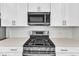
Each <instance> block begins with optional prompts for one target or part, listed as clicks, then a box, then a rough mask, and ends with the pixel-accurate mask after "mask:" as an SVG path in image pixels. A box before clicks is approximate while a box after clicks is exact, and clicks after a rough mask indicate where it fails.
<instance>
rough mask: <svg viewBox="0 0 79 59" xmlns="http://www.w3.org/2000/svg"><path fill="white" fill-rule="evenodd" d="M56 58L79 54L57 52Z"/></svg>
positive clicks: (77, 54) (78, 53)
mask: <svg viewBox="0 0 79 59" xmlns="http://www.w3.org/2000/svg"><path fill="white" fill-rule="evenodd" d="M56 56H79V52H69V53H66V52H64V53H62V52H57V53H56Z"/></svg>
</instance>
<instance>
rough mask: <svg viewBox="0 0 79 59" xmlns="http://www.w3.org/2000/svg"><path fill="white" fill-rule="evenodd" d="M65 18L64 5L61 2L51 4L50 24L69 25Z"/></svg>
mask: <svg viewBox="0 0 79 59" xmlns="http://www.w3.org/2000/svg"><path fill="white" fill-rule="evenodd" d="M68 22H69V21H68V20H67V19H66V5H65V4H63V3H52V4H51V26H69V24H68Z"/></svg>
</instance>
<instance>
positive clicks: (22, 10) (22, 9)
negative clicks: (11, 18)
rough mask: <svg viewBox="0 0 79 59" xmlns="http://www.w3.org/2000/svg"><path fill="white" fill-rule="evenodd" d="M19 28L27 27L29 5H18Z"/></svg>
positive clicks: (17, 22)
mask: <svg viewBox="0 0 79 59" xmlns="http://www.w3.org/2000/svg"><path fill="white" fill-rule="evenodd" d="M16 25H17V26H27V25H28V24H27V4H26V3H18V4H17V21H16Z"/></svg>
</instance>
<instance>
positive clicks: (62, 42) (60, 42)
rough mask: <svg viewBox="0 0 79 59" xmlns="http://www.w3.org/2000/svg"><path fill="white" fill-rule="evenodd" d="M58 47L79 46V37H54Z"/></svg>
mask: <svg viewBox="0 0 79 59" xmlns="http://www.w3.org/2000/svg"><path fill="white" fill-rule="evenodd" d="M51 40H52V41H53V42H54V44H55V46H56V47H79V39H69V38H52V39H51Z"/></svg>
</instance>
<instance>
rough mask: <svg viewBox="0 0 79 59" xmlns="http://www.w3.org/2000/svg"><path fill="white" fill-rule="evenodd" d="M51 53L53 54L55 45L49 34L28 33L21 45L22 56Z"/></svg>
mask: <svg viewBox="0 0 79 59" xmlns="http://www.w3.org/2000/svg"><path fill="white" fill-rule="evenodd" d="M28 55H32V56H33V55H52V56H55V45H54V43H53V42H52V41H51V40H50V39H49V35H30V38H29V39H28V40H27V41H26V42H25V43H24V45H23V56H28Z"/></svg>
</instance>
